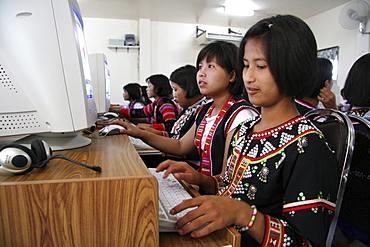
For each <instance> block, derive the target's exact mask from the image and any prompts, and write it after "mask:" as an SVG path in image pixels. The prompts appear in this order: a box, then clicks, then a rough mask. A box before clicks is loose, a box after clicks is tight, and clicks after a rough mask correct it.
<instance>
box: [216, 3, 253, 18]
mask: <svg viewBox="0 0 370 247" xmlns="http://www.w3.org/2000/svg"><path fill="white" fill-rule="evenodd" d="M256 9H258V6H257V5H255V4H254V3H253V2H252V1H250V0H226V1H225V6H224V7H223V10H224V12H225V13H226V14H229V15H238V16H253V15H254V10H256Z"/></svg>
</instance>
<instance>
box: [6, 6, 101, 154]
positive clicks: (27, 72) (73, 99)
mask: <svg viewBox="0 0 370 247" xmlns="http://www.w3.org/2000/svg"><path fill="white" fill-rule="evenodd" d="M83 28H84V26H83V21H82V17H81V14H80V10H79V7H78V4H77V2H76V1H75V0H6V1H0V137H10V136H23V135H29V136H27V137H26V138H22V139H20V140H18V141H17V142H19V143H26V144H27V143H28V144H29V143H31V142H32V139H43V140H45V141H46V142H48V143H49V145H50V146H51V147H52V149H53V150H63V149H70V148H76V147H81V146H85V145H88V144H90V143H91V139H89V138H86V137H83V136H81V135H80V134H79V131H81V130H83V129H85V128H87V127H90V126H92V125H93V124H94V123H95V121H96V119H97V111H96V105H95V101H94V94H93V87H92V85H91V72H90V67H89V60H88V52H87V49H86V42H85V38H84V33H83ZM35 134H37V136H35Z"/></svg>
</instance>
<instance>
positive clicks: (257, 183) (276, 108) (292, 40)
mask: <svg viewBox="0 0 370 247" xmlns="http://www.w3.org/2000/svg"><path fill="white" fill-rule="evenodd" d="M240 47H241V48H240V55H239V63H240V65H241V67H242V68H243V69H242V71H243V72H242V74H243V80H244V84H245V87H246V90H247V92H248V96H249V100H250V102H251V103H253V104H255V105H257V106H260V107H261V116H256V117H254V118H253V119H249V120H247V121H245V122H244V123H242V124H241V125H239V126H238V128H237V130H236V131H235V134H234V136H233V138H232V142H231V147H230V151H231V152H230V157H229V159H228V160H227V163H226V165H225V167H226V171H225V172H224V173H223V174H221V175H219V176H213V177H210V176H204V175H203V174H200V173H199V172H197V171H195V170H193V169H191V168H190V167H189V166H187V165H186V164H184V163H181V162H172V161H165V162H163V163H162V164H160V165H159V166H158V167H157V171H162V170H166V173H165V177H166V175H167V174H169V173H174V176H175V177H176V178H177V179H184V180H186V181H188V182H190V183H194V184H198V185H199V186H200V187H201V188H202V189H203V190H204V191H206V192H208V193H209V194H216V195H207V196H201V197H198V198H193V199H190V200H185V201H183V202H182V203H181V204H179V205H178V206H176V207H174V208H173V209H172V210H171V213H172V214H176V213H178V212H180V211H182V210H184V209H185V208H188V207H197V208H196V209H194V210H193V211H191V212H190V213H188V214H186V215H185V216H184V217H183V218H181V219H180V220H179V221H178V222H177V223H176V224H175V226H176V228H177V229H178V230H179V233H180V234H182V235H183V234H187V233H190V234H191V236H193V237H201V236H204V235H207V234H209V233H211V232H213V231H215V230H217V229H221V228H224V227H226V226H230V225H234V226H235V227H236V228H237V229H238V230H239V231H240V232H241V234H242V246H325V240H326V236H327V233H328V229H329V226H330V223H331V220H332V218H333V215H334V210H335V202H336V194H337V189H338V183H339V181H338V178H339V175H338V168H337V161H336V158H335V155H334V153H332V151H331V150H330V148H329V147H328V145H327V143H326V141H325V139H324V137H323V135H322V133H321V132H320V131H319V130H318V129H317V128H316V127H315V126H314V125H313V124H312V123H311V122H310V121H309V120H308V119H306V118H305V117H303V116H301V115H300V114H299V112H298V111H297V109H296V107H295V104H294V98H295V97H300V96H302V95H305V92H306V91H309V90H311V85H312V81H313V80H314V79H315V74H316V61H317V57H316V53H317V47H316V41H315V38H314V35H313V33H312V32H311V30H310V28H309V27H308V26H307V25H306V24H305V23H304V22H303V21H302V20H301V19H299V18H297V17H294V16H291V15H283V16H281V15H278V16H274V17H270V18H266V19H263V20H261V21H259V22H258V23H257V24H255V25H254V26H252V27H251V28H250V29H249V30H248V31H247V33H246V34H245V36H244V38H243V40H242V42H241V45H240ZM205 224H207V225H205ZM204 225H205V226H204ZM200 226H204V228H202V229H200V230H198V231H194V230H196V229H197V228H199V227H200Z"/></svg>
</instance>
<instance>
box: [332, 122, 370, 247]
mask: <svg viewBox="0 0 370 247" xmlns="http://www.w3.org/2000/svg"><path fill="white" fill-rule="evenodd" d="M348 117H349V118H350V119H351V121H352V123H353V126H354V128H355V140H356V144H355V147H354V151H353V156H352V161H351V167H350V170H349V174H348V181H347V185H346V191H345V193H344V197H343V202H342V206H341V210H340V214H339V220H338V227H339V228H340V229H341V230H342V231H343V232H345V233H346V234H347V235H349V236H350V237H351V238H353V239H357V240H359V241H363V242H364V241H366V242H367V243H370V207H369V206H370V122H369V121H368V120H366V119H364V118H362V117H359V116H354V115H348Z"/></svg>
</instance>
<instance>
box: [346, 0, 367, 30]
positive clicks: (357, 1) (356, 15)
mask: <svg viewBox="0 0 370 247" xmlns="http://www.w3.org/2000/svg"><path fill="white" fill-rule="evenodd" d="M369 9H370V7H369V4H368V3H367V2H366V1H365V0H354V1H351V2H349V3H348V4H346V5H345V6H344V7H343V9H342V10H341V12H340V14H339V23H340V24H341V25H342V27H344V28H346V29H354V28H356V27H358V28H359V31H360V33H362V34H370V32H366V22H367V21H368V19H369Z"/></svg>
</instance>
